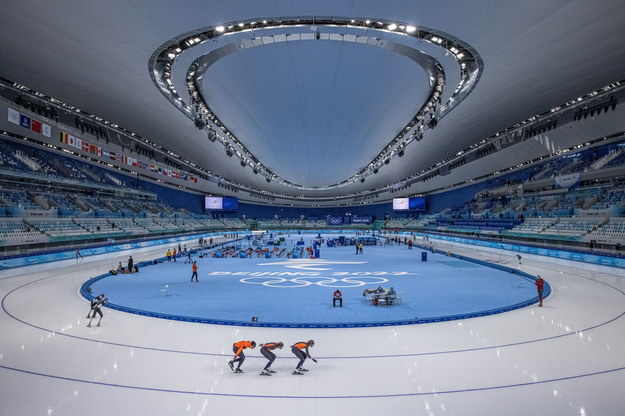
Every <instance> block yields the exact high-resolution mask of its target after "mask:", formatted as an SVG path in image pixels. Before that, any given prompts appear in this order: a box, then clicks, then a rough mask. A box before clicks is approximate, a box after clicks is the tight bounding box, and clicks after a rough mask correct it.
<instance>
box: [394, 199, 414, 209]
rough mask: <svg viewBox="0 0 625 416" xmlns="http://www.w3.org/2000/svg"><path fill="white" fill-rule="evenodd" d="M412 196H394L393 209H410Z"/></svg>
mask: <svg viewBox="0 0 625 416" xmlns="http://www.w3.org/2000/svg"><path fill="white" fill-rule="evenodd" d="M409 199H410V198H393V209H394V210H395V211H408V210H409V209H410V208H409V205H408V204H409Z"/></svg>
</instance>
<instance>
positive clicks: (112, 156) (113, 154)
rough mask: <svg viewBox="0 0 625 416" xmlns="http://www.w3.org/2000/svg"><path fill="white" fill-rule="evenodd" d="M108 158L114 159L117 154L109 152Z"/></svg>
mask: <svg viewBox="0 0 625 416" xmlns="http://www.w3.org/2000/svg"><path fill="white" fill-rule="evenodd" d="M109 159H111V160H116V159H117V155H116V154H115V152H111V154H110V157H109Z"/></svg>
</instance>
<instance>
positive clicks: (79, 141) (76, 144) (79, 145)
mask: <svg viewBox="0 0 625 416" xmlns="http://www.w3.org/2000/svg"><path fill="white" fill-rule="evenodd" d="M72 137H74V147H75V148H76V149H82V139H79V138H78V137H75V136H72Z"/></svg>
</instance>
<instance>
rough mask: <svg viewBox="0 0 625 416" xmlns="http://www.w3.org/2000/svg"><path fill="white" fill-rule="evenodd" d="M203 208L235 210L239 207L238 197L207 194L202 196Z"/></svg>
mask: <svg viewBox="0 0 625 416" xmlns="http://www.w3.org/2000/svg"><path fill="white" fill-rule="evenodd" d="M204 208H205V209H207V210H209V211H236V210H238V209H239V199H238V198H232V197H220V196H207V197H205V198H204Z"/></svg>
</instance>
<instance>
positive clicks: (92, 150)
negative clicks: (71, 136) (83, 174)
mask: <svg viewBox="0 0 625 416" xmlns="http://www.w3.org/2000/svg"><path fill="white" fill-rule="evenodd" d="M89 153H91V154H92V155H97V154H98V146H96V145H95V144H90V145H89Z"/></svg>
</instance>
